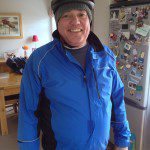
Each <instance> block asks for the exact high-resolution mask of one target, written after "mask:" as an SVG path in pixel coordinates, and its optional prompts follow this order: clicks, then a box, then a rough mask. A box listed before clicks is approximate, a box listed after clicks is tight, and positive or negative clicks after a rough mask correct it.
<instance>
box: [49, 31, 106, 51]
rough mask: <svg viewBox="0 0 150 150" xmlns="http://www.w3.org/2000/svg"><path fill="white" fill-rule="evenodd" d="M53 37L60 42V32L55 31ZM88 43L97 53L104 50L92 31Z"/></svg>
mask: <svg viewBox="0 0 150 150" xmlns="http://www.w3.org/2000/svg"><path fill="white" fill-rule="evenodd" d="M52 36H53V38H57V39H58V40H60V35H59V32H58V30H55V31H54V32H53V34H52ZM87 41H88V43H89V44H90V45H92V46H93V48H94V51H95V52H99V51H103V50H104V47H103V45H102V43H101V41H100V40H99V38H98V37H97V36H96V35H95V34H94V33H93V32H92V31H90V34H89V36H88V39H87Z"/></svg>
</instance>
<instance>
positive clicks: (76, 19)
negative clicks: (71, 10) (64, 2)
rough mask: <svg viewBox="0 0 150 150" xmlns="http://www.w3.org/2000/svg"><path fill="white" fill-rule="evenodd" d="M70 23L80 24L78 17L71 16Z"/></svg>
mask: <svg viewBox="0 0 150 150" xmlns="http://www.w3.org/2000/svg"><path fill="white" fill-rule="evenodd" d="M72 22H73V23H80V18H79V17H78V16H75V15H74V16H72Z"/></svg>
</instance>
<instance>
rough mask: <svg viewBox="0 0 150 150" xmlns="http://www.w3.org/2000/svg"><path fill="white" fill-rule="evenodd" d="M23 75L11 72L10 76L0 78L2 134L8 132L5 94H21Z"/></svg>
mask: <svg viewBox="0 0 150 150" xmlns="http://www.w3.org/2000/svg"><path fill="white" fill-rule="evenodd" d="M21 77H22V76H21V75H20V74H16V73H10V74H9V78H3V79H0V123H1V132H2V135H7V134H8V127H7V117H6V108H5V96H9V95H14V94H19V92H20V82H21Z"/></svg>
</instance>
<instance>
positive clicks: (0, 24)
mask: <svg viewBox="0 0 150 150" xmlns="http://www.w3.org/2000/svg"><path fill="white" fill-rule="evenodd" d="M20 38H23V34H22V17H21V14H19V13H0V39H20Z"/></svg>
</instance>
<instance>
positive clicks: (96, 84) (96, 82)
mask: <svg viewBox="0 0 150 150" xmlns="http://www.w3.org/2000/svg"><path fill="white" fill-rule="evenodd" d="M92 70H93V74H94V80H95V86H96V91H97V95H98V99H100V92H99V90H98V81H97V76H96V72H95V70H94V68H93V67H92Z"/></svg>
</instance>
